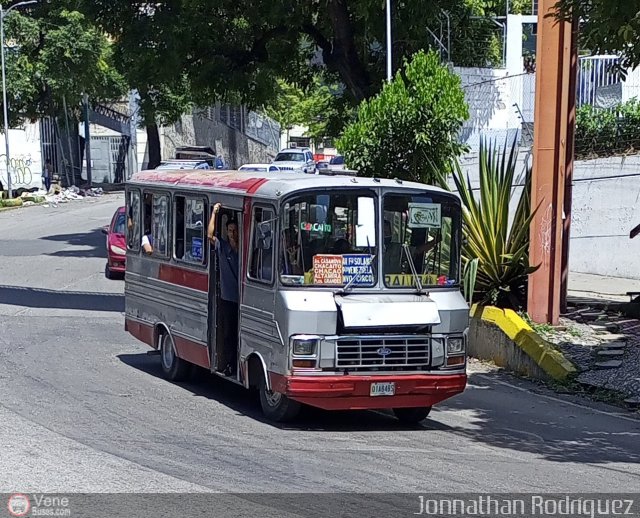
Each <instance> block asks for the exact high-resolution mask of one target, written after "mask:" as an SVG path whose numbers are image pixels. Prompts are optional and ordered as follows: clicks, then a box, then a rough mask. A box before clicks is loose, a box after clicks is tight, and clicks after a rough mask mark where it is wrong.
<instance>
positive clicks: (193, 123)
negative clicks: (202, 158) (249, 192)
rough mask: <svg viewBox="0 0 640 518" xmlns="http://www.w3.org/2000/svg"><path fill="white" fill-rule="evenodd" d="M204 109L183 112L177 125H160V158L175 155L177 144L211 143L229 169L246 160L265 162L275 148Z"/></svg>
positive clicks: (271, 158)
mask: <svg viewBox="0 0 640 518" xmlns="http://www.w3.org/2000/svg"><path fill="white" fill-rule="evenodd" d="M206 113H207V112H204V113H200V112H195V113H193V114H192V115H184V116H183V117H182V120H181V121H180V122H178V123H177V124H174V125H172V126H168V127H165V128H162V135H161V145H162V158H163V159H165V158H171V157H173V156H175V150H176V148H177V147H179V146H186V145H189V146H211V147H212V148H213V149H215V150H216V153H218V154H220V155H222V157H223V158H224V160H225V162H226V163H227V164H228V166H229V167H231V168H237V167H240V166H241V165H242V164H246V163H265V162H266V163H268V162H271V161H272V160H273V158H274V157H275V150H271V149H269V148H268V147H267V146H266V145H264V144H262V143H261V142H258V141H255V140H253V139H251V138H249V137H247V136H246V135H244V134H243V133H241V132H239V131H237V130H235V129H234V128H232V127H231V126H228V125H227V124H225V123H223V122H221V121H219V120H213V119H211V118H209V117H207V116H206Z"/></svg>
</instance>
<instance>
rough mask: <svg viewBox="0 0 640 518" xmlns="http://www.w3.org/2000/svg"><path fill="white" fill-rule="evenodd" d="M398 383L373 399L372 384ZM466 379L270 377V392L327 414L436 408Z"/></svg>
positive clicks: (420, 376) (429, 376) (452, 376)
mask: <svg viewBox="0 0 640 518" xmlns="http://www.w3.org/2000/svg"><path fill="white" fill-rule="evenodd" d="M389 382H393V383H395V394H394V395H393V396H371V384H372V383H389ZM466 384H467V375H466V374H465V373H460V374H444V375H434V374H412V375H404V376H388V375H386V376H375V375H372V376H362V375H348V376H342V375H341V376H300V375H291V376H283V375H280V374H275V373H271V389H272V390H274V391H276V392H280V393H282V394H285V395H286V396H287V397H289V398H291V399H293V400H295V401H298V402H300V403H304V404H306V405H310V406H314V407H318V408H323V409H325V410H363V409H382V408H415V407H427V406H432V405H435V404H436V403H439V402H440V401H444V400H445V399H448V398H450V397H452V396H455V395H456V394H460V393H461V392H463V391H464V389H465V386H466Z"/></svg>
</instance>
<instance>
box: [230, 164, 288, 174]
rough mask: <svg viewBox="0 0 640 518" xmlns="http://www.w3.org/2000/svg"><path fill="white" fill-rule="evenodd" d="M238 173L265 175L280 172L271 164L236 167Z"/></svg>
mask: <svg viewBox="0 0 640 518" xmlns="http://www.w3.org/2000/svg"><path fill="white" fill-rule="evenodd" d="M238 171H252V172H254V173H266V172H270V173H271V172H276V171H280V169H278V167H277V166H275V165H273V164H244V165H241V166H240V167H238Z"/></svg>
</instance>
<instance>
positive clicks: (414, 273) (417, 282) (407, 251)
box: [402, 243, 423, 295]
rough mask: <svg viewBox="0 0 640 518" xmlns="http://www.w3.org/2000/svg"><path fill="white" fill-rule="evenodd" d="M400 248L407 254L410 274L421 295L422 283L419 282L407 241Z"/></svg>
mask: <svg viewBox="0 0 640 518" xmlns="http://www.w3.org/2000/svg"><path fill="white" fill-rule="evenodd" d="M402 249H403V250H404V252H405V253H406V254H407V260H408V261H409V268H411V274H412V275H413V280H414V281H415V283H416V288H417V290H418V295H422V293H423V291H422V283H421V282H420V276H419V275H418V270H417V269H416V265H415V263H414V262H413V257H411V250H409V245H408V244H407V243H403V244H402Z"/></svg>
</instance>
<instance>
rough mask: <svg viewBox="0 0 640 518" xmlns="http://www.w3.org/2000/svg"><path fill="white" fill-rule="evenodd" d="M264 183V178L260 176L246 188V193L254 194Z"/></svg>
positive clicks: (265, 180)
mask: <svg viewBox="0 0 640 518" xmlns="http://www.w3.org/2000/svg"><path fill="white" fill-rule="evenodd" d="M265 183H267V179H266V178H260V179H259V180H256V181H255V183H254V184H253V185H252V186H251V187H249V188H248V189H247V194H254V193H255V192H256V191H257V190H258V189H260V187H262V186H263V185H264V184H265Z"/></svg>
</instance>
